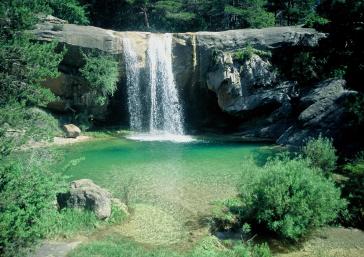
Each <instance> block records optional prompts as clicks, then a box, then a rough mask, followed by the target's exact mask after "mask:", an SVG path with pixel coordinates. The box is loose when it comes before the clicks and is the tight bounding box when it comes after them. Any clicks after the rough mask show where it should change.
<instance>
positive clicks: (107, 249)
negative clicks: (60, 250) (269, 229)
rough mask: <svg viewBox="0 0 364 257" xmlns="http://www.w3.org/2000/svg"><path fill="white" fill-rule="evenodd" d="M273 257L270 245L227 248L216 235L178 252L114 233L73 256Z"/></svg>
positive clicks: (87, 245)
mask: <svg viewBox="0 0 364 257" xmlns="http://www.w3.org/2000/svg"><path fill="white" fill-rule="evenodd" d="M92 256H95V257H96V256H98V257H100V256H102V257H125V256H128V257H270V256H271V254H270V251H269V248H268V247H267V246H266V245H257V246H253V245H243V244H239V245H237V246H234V247H231V248H227V247H226V246H224V245H223V244H222V243H221V242H220V241H219V240H218V239H217V238H215V237H212V236H210V237H206V238H204V239H203V240H201V241H200V242H199V243H198V244H197V245H196V247H195V248H194V249H192V250H190V251H188V252H178V251H175V250H173V249H169V248H165V247H164V248H163V247H158V248H146V247H145V246H142V245H140V244H137V243H135V242H133V241H130V240H128V239H125V238H120V237H118V236H110V237H108V238H106V239H104V240H101V241H94V242H91V243H88V244H85V245H82V246H80V247H79V248H77V249H76V250H74V251H72V252H71V253H70V254H69V257H92Z"/></svg>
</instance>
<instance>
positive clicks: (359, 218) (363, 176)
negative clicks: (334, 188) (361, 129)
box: [343, 152, 364, 229]
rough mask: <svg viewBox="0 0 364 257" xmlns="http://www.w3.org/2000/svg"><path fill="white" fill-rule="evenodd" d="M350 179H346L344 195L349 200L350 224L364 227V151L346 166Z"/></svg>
mask: <svg viewBox="0 0 364 257" xmlns="http://www.w3.org/2000/svg"><path fill="white" fill-rule="evenodd" d="M344 170H345V171H346V172H347V175H348V177H349V179H348V180H347V181H345V183H344V188H343V196H344V197H345V198H346V199H347V200H348V202H349V204H348V211H349V220H348V225H350V226H353V227H358V228H360V229H364V153H363V152H361V153H360V154H358V156H357V157H356V159H355V160H354V161H353V162H351V163H348V164H346V165H345V166H344Z"/></svg>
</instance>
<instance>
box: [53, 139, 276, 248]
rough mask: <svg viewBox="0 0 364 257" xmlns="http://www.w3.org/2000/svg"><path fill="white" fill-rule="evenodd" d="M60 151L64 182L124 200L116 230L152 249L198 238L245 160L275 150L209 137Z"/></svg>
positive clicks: (230, 192)
mask: <svg viewBox="0 0 364 257" xmlns="http://www.w3.org/2000/svg"><path fill="white" fill-rule="evenodd" d="M63 149H64V152H65V160H64V161H63V162H62V163H60V164H59V169H60V170H62V172H63V173H64V174H65V175H67V176H69V180H75V179H81V178H89V179H92V180H93V181H94V182H95V183H96V184H98V185H100V186H102V187H104V188H107V189H108V190H110V191H111V192H112V193H113V195H114V196H115V197H117V198H120V199H121V200H123V201H128V202H129V205H130V206H131V207H132V209H133V215H132V216H131V217H130V219H129V220H128V221H127V222H126V224H123V225H122V226H120V228H115V230H117V232H119V233H121V235H123V236H127V237H130V238H132V239H134V240H136V241H137V242H140V243H143V244H151V245H167V244H168V245H172V244H179V243H180V242H186V241H188V240H191V237H198V235H200V234H201V236H203V234H204V233H205V232H201V230H203V229H204V228H206V226H205V223H206V222H205V221H206V217H208V216H209V215H210V214H211V209H212V203H213V202H214V201H218V200H223V199H226V198H228V197H231V196H234V195H235V194H236V189H235V186H236V183H238V181H240V176H241V172H242V165H243V163H244V160H245V158H247V157H249V156H253V157H255V158H256V159H257V160H258V161H262V160H264V159H266V158H267V157H268V156H270V155H272V154H273V152H274V150H273V148H272V147H271V146H268V145H266V144H248V143H242V142H237V141H231V140H229V141H227V140H223V139H222V140H221V139H219V140H217V139H214V138H198V139H197V140H196V141H193V142H189V143H174V142H168V141H164V142H158V141H148V142H140V141H134V140H129V139H126V138H110V139H99V140H96V141H91V142H86V143H82V144H76V145H71V146H66V147H64V148H63ZM65 167H66V168H65ZM113 232H115V231H113ZM196 234H197V235H196Z"/></svg>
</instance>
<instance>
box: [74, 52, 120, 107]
mask: <svg viewBox="0 0 364 257" xmlns="http://www.w3.org/2000/svg"><path fill="white" fill-rule="evenodd" d="M83 57H84V59H85V65H84V66H83V67H82V68H81V70H80V72H81V74H82V76H83V77H84V78H85V79H86V80H87V81H88V83H89V85H90V87H91V89H92V90H94V91H95V92H96V94H97V95H96V99H95V103H96V104H99V105H104V104H105V102H106V99H107V96H109V95H113V94H114V92H115V91H116V87H117V82H118V78H119V69H118V62H117V61H116V60H115V59H114V57H112V56H110V55H107V54H101V53H98V52H95V51H93V52H90V53H83Z"/></svg>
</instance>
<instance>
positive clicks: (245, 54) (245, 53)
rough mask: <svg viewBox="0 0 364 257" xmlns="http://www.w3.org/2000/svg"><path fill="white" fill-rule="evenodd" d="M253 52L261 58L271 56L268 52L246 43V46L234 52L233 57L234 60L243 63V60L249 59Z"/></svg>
mask: <svg viewBox="0 0 364 257" xmlns="http://www.w3.org/2000/svg"><path fill="white" fill-rule="evenodd" d="M254 54H256V55H258V56H260V57H261V58H270V57H271V53H270V52H265V51H261V50H258V49H255V48H253V47H252V46H251V45H247V46H246V47H244V48H242V49H240V50H237V51H236V52H234V53H233V59H234V60H235V61H237V62H238V63H241V64H243V63H244V62H246V61H248V60H249V59H251V58H252V57H253V55H254Z"/></svg>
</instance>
